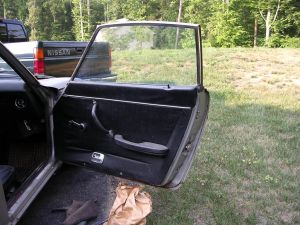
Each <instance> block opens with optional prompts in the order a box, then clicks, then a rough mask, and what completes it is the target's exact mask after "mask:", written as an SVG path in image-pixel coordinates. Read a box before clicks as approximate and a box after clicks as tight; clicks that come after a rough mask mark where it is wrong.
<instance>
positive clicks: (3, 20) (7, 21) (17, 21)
mask: <svg viewBox="0 0 300 225" xmlns="http://www.w3.org/2000/svg"><path fill="white" fill-rule="evenodd" d="M0 23H14V24H20V25H23V23H22V21H20V20H18V19H4V18H1V17H0Z"/></svg>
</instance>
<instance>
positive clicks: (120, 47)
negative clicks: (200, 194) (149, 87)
mask: <svg viewBox="0 0 300 225" xmlns="http://www.w3.org/2000/svg"><path fill="white" fill-rule="evenodd" d="M75 80H81V81H82V80H88V81H110V82H119V83H139V84H170V85H172V84H174V85H191V84H196V83H197V81H196V80H197V63H196V42H195V30H194V29H192V28H182V27H170V26H162V25H154V26H152V25H151V26H144V25H136V26H126V25H122V26H116V27H108V28H102V29H101V30H100V31H99V33H98V34H97V36H96V39H95V41H94V42H93V44H92V45H91V48H90V49H89V51H88V53H87V56H86V58H85V60H84V61H83V63H82V64H81V67H80V68H79V70H78V72H77V75H76V79H75Z"/></svg>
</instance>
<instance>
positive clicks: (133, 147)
mask: <svg viewBox="0 0 300 225" xmlns="http://www.w3.org/2000/svg"><path fill="white" fill-rule="evenodd" d="M131 25H132V26H133V27H134V29H131V28H132V27H131ZM143 25H146V26H147V27H146V28H145V29H144V28H143V27H141V28H142V29H144V32H146V33H147V35H146V36H144V37H142V39H139V40H134V41H132V42H130V41H129V42H128V38H132V37H133V38H135V37H137V36H135V35H133V34H134V33H135V32H137V34H139V35H140V34H141V32H140V31H141V30H140V27H138V29H135V28H136V27H137V26H143ZM115 26H116V27H114V25H103V26H100V27H99V28H98V29H97V30H96V31H95V33H94V36H93V38H92V41H91V43H90V44H89V46H88V47H87V48H86V50H85V53H84V54H83V58H82V59H81V60H80V62H79V65H78V66H77V68H76V70H75V72H74V75H73V76H72V79H71V81H70V83H69V84H68V86H67V87H66V89H65V91H64V93H63V94H62V96H61V97H60V99H59V100H58V102H57V103H56V105H55V107H54V110H53V119H54V144H55V145H54V146H55V150H56V157H57V158H59V159H61V160H62V161H64V162H67V163H71V164H75V165H81V166H84V167H88V168H92V169H94V170H98V171H101V172H105V173H108V174H111V175H114V176H119V177H122V178H127V179H131V180H135V181H140V182H143V183H146V184H150V185H153V186H160V187H167V188H174V187H178V186H179V185H180V184H181V183H182V181H183V180H184V179H185V177H186V175H187V172H188V170H189V168H190V167H191V164H192V161H193V158H194V156H195V154H196V150H197V146H198V143H199V140H200V136H201V134H202V131H203V128H204V123H205V121H206V118H207V114H208V108H209V94H208V92H207V91H206V89H205V88H204V87H203V84H202V83H200V82H202V74H201V72H202V69H201V61H200V59H201V55H200V54H201V49H200V48H201V45H200V43H199V41H200V38H199V37H200V28H199V26H197V25H191V24H178V23H160V22H152V23H150V24H148V23H147V22H145V24H144V23H139V22H129V23H125V24H121V25H120V24H116V25H115ZM123 26H124V27H123ZM162 26H166V28H167V29H166V30H164V27H162ZM107 27H108V28H113V29H112V30H111V31H109V32H113V34H114V35H111V33H107V34H109V35H107V37H112V38H113V39H112V40H110V41H106V42H104V40H103V38H105V37H106V36H105V35H104V36H103V37H98V34H99V33H100V32H101V29H102V28H103V29H104V28H107ZM119 27H121V28H120V32H119V31H116V30H115V28H119ZM153 27H154V28H153ZM169 28H170V29H169ZM179 28H189V29H191V30H192V35H194V36H195V46H196V47H195V50H194V55H191V56H189V55H187V61H186V63H185V62H181V63H179V64H178V65H177V60H176V59H175V61H174V62H171V61H172V60H171V59H172V57H173V56H174V54H178V53H180V49H179V50H178V47H177V45H176V46H175V47H174V44H173V41H174V40H175V39H174V40H172V44H170V43H171V42H170V40H167V39H168V38H169V39H170V35H175V34H176V29H179ZM115 32H116V33H115ZM118 32H119V33H118ZM126 32H128V33H129V34H130V35H129V36H126V38H124V40H125V39H126V41H127V42H126V43H127V47H128V49H125V50H124V46H125V45H124V43H123V45H120V46H118V44H120V40H122V38H120V40H116V37H118V35H123V34H125V33H126ZM155 35H157V36H155ZM164 35H165V37H164V38H163V39H162V40H167V41H168V43H167V44H168V45H163V43H161V42H158V41H157V38H159V37H161V36H164ZM182 35H183V36H184V35H187V32H186V31H184V32H183V33H182ZM154 36H155V37H154ZM190 37H193V36H187V38H190ZM98 38H99V40H98ZM145 38H146V39H147V38H150V39H149V40H146V39H145ZM145 40H146V41H145ZM186 40H190V39H186ZM139 41H142V43H140V44H139ZM143 41H144V42H143ZM94 43H96V44H97V45H102V44H103V45H106V46H112V48H113V53H112V54H113V57H112V63H113V64H117V65H116V66H115V67H113V70H114V71H113V72H111V74H112V75H113V76H114V77H116V81H115V82H111V81H110V82H107V81H105V79H106V78H107V77H108V76H109V75H110V71H106V72H105V74H102V73H99V74H98V73H97V71H95V69H94V67H93V66H91V65H90V64H89V62H88V57H86V56H87V55H88V54H89V49H92V48H93V45H94ZM176 43H177V42H176ZM142 46H146V49H144V50H141V49H140V47H142ZM178 46H183V47H181V48H182V49H184V45H181V44H180V43H179V45H178ZM125 47H126V46H125ZM135 48H136V49H135ZM165 49H167V50H165ZM187 52H191V53H193V49H191V48H190V47H188V48H187V49H186V50H185V49H184V50H183V53H184V54H186V53H187ZM134 54H136V56H138V57H137V58H136V60H137V63H140V64H143V66H140V67H136V65H135V61H132V60H133V58H134ZM164 54H166V55H167V56H168V57H169V58H168V57H167V58H164ZM159 56H162V61H164V60H167V62H166V66H169V68H170V70H172V69H174V68H175V69H177V70H176V71H173V72H172V71H168V69H166V67H163V66H164V64H163V63H162V62H160V61H157V62H159V63H158V64H157V63H156V64H151V63H152V62H156V60H158V57H159ZM124 57H125V58H124ZM126 57H127V58H128V59H127V58H126ZM151 57H153V58H151ZM150 58H151V59H150ZM142 59H145V61H143V60H142ZM128 60H129V61H128ZM130 60H131V61H130ZM139 60H140V61H139ZM147 60H149V64H147ZM170 60H171V61H170ZM181 60H182V59H181ZM193 60H194V61H193ZM86 61H87V62H86ZM193 62H194V68H193V67H190V65H193ZM93 63H95V62H93ZM172 63H173V64H172ZM161 65H162V67H161ZM171 65H174V66H173V67H174V68H173V67H172V66H171ZM155 66H156V67H155ZM135 67H136V68H139V69H137V71H134V70H133V68H135ZM152 67H153V68H152ZM185 67H188V68H189V69H187V70H186V71H187V72H186V71H185ZM82 68H83V69H82ZM128 68H129V70H128V71H129V72H128V71H127V70H126V69H128ZM143 68H145V71H146V72H145V73H143V71H142V69H143ZM149 68H151V69H149ZM92 70H93V71H92ZM124 70H126V71H125V72H124ZM89 71H92V72H91V73H90V74H91V75H90V77H89ZM154 71H158V74H155V73H154ZM128 73H129V75H128ZM131 73H132V74H131ZM97 74H98V75H97ZM177 74H178V75H179V80H180V79H181V77H180V76H183V77H184V76H186V77H189V76H192V75H193V74H194V75H195V74H196V75H197V76H195V79H196V80H197V82H198V83H197V84H194V85H175V83H176V82H177V80H174V81H171V80H172V79H173V78H174V77H175V75H177ZM96 75H97V77H95V76H96ZM134 75H136V76H137V79H143V81H144V82H145V83H144V82H142V83H143V84H141V83H139V82H137V81H138V80H132V77H134ZM168 76H169V77H168ZM102 79H104V80H102ZM124 79H125V82H122V81H124ZM126 79H127V80H126ZM160 79H162V81H163V83H161V84H156V81H159V80H160ZM169 79H170V81H169ZM187 79H189V78H187ZM165 80H167V84H164V82H165ZM154 81H155V82H154ZM178 82H179V81H178ZM158 83H159V82H158Z"/></svg>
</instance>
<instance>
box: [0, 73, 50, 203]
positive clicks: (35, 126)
mask: <svg viewBox="0 0 300 225" xmlns="http://www.w3.org/2000/svg"><path fill="white" fill-rule="evenodd" d="M0 79H1V82H0V123H1V127H0V182H1V183H2V184H3V188H4V192H5V196H6V199H7V201H8V205H9V202H13V196H15V195H14V194H15V193H16V192H18V191H20V190H21V189H22V187H23V186H25V184H26V183H28V182H30V180H31V179H32V178H33V177H34V174H35V173H37V172H38V171H39V169H41V167H42V165H43V163H45V162H46V161H47V159H48V158H49V154H50V153H49V152H50V151H49V149H48V147H47V134H46V122H45V116H44V107H43V105H42V103H41V102H40V101H39V99H38V98H37V97H36V95H35V93H33V92H32V91H31V90H30V89H29V88H28V87H27V86H26V85H25V83H24V81H23V80H21V79H20V78H14V79H11V78H10V79H9V78H6V79H3V78H1V74H0Z"/></svg>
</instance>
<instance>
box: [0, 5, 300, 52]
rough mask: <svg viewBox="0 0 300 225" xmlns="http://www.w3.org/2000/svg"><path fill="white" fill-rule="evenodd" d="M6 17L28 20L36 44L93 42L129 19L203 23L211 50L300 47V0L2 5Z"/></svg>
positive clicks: (204, 33)
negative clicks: (97, 33) (104, 28)
mask: <svg viewBox="0 0 300 225" xmlns="http://www.w3.org/2000/svg"><path fill="white" fill-rule="evenodd" d="M0 17H3V18H9V19H12V18H17V19H19V20H22V21H23V22H24V23H25V26H26V28H27V30H28V31H29V33H30V39H31V40H78V41H80V40H88V39H89V38H90V36H91V34H92V33H93V31H94V29H95V27H96V25H97V24H102V23H106V22H111V21H116V20H118V19H122V18H126V19H128V20H162V21H178V22H179V21H180V22H186V23H198V24H200V25H201V27H202V35H203V40H204V45H205V46H212V47H235V46H242V47H255V46H264V47H291V48H295V47H300V1H299V0H126V1H124V0H46V1H44V0H0Z"/></svg>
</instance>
